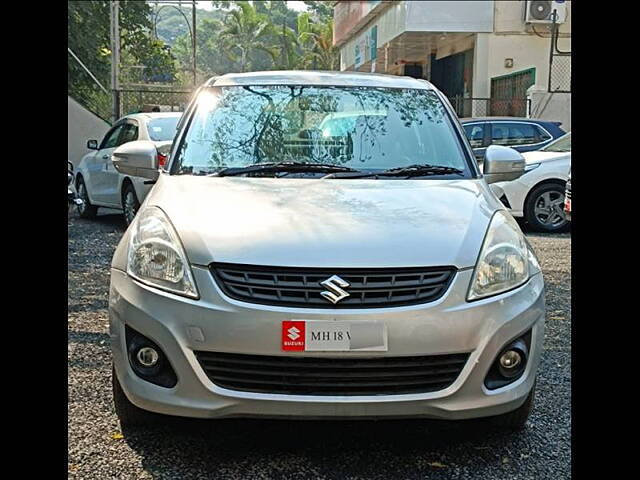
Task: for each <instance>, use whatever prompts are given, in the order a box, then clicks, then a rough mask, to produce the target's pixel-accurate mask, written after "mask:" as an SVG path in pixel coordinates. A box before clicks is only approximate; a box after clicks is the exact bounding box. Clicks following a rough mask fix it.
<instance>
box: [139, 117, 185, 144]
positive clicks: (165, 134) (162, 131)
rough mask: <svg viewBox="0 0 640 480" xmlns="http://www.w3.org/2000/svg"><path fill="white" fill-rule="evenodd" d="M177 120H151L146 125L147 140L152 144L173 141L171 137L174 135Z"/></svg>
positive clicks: (173, 118)
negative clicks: (152, 142) (151, 141)
mask: <svg viewBox="0 0 640 480" xmlns="http://www.w3.org/2000/svg"><path fill="white" fill-rule="evenodd" d="M179 120H180V117H162V118H152V119H151V120H149V122H148V123H147V130H148V131H149V138H150V139H151V140H153V141H154V142H163V141H165V140H173V137H175V135H176V129H177V128H178V121H179Z"/></svg>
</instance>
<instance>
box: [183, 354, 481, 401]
mask: <svg viewBox="0 0 640 480" xmlns="http://www.w3.org/2000/svg"><path fill="white" fill-rule="evenodd" d="M194 353H195V355H196V358H197V359H198V362H199V363H200V365H201V366H202V368H203V369H204V371H205V373H206V374H207V376H208V377H209V379H210V380H211V381H212V382H213V383H214V384H216V385H218V386H219V387H222V388H226V389H229V390H239V391H245V392H257V393H277V394H290V395H399V394H409V393H428V392H436V391H439V390H443V389H445V388H447V387H448V386H450V385H451V384H452V383H453V382H454V381H455V380H456V378H458V376H459V375H460V372H461V371H462V368H463V367H464V365H465V364H466V362H467V359H468V358H469V354H468V353H456V354H447V355H430V356H412V357H358V358H356V357H353V358H344V357H343V358H328V357H300V356H267V355H243V354H235V353H216V352H202V351H196V352H194Z"/></svg>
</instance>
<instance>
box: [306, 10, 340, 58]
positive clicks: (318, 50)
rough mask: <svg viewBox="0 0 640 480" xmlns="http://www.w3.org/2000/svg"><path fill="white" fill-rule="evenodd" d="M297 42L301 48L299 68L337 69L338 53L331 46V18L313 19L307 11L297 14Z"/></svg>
mask: <svg viewBox="0 0 640 480" xmlns="http://www.w3.org/2000/svg"><path fill="white" fill-rule="evenodd" d="M298 42H299V44H300V45H301V46H302V48H303V53H302V57H301V59H300V67H301V68H305V69H306V68H312V69H318V70H337V69H339V67H340V55H339V51H338V49H337V48H335V47H334V46H333V20H331V19H329V20H326V21H324V22H323V21H320V20H318V19H313V18H312V17H311V15H310V14H309V13H308V12H302V13H300V14H299V15H298Z"/></svg>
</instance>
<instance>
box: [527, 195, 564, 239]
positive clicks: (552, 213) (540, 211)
mask: <svg viewBox="0 0 640 480" xmlns="http://www.w3.org/2000/svg"><path fill="white" fill-rule="evenodd" d="M524 217H525V220H526V221H527V224H529V226H530V227H531V228H532V229H534V230H536V231H538V232H547V233H553V232H562V231H564V230H566V229H567V227H568V225H569V221H568V220H567V215H566V214H565V213H564V186H563V185H560V184H559V183H545V184H543V185H538V186H537V187H535V188H534V189H533V190H531V192H530V193H529V195H528V196H527V200H526V202H525V205H524Z"/></svg>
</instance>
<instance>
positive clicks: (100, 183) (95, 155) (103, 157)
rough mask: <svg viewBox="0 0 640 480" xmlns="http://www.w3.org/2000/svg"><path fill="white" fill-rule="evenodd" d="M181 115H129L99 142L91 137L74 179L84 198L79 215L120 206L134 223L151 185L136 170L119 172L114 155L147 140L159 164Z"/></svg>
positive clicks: (178, 113) (163, 157)
mask: <svg viewBox="0 0 640 480" xmlns="http://www.w3.org/2000/svg"><path fill="white" fill-rule="evenodd" d="M181 116H182V113H181V112H162V113H160V112H158V113H156V112H151V113H134V114H131V115H126V116H124V117H122V118H121V119H119V120H118V121H117V122H116V123H115V124H114V125H113V127H111V129H109V131H108V132H107V133H106V134H105V136H104V138H103V139H102V141H101V142H100V143H98V141H97V140H88V141H87V148H88V149H89V150H90V152H89V153H87V154H86V155H85V156H84V157H83V158H82V160H81V161H80V163H79V164H78V172H77V173H76V179H75V182H76V183H75V185H76V190H77V192H78V196H79V197H80V198H81V199H82V203H81V204H79V205H78V213H79V214H80V217H82V218H93V217H95V215H96V213H97V212H98V208H99V207H108V208H116V209H121V210H122V211H123V213H124V218H125V221H126V222H127V224H129V223H131V221H132V220H133V217H135V215H136V212H137V211H138V208H140V204H141V203H142V202H143V201H144V198H145V197H146V196H147V193H149V190H151V187H152V184H151V182H150V181H149V179H147V178H142V177H139V176H138V175H137V174H136V172H131V173H130V174H126V175H124V174H121V173H119V172H118V171H117V170H116V169H115V167H114V165H113V163H112V161H111V155H112V154H113V152H114V150H115V149H116V148H117V147H119V146H121V145H124V144H125V143H129V142H136V141H138V142H147V143H149V144H150V145H149V146H150V147H151V146H153V147H154V148H155V149H156V154H155V155H156V156H157V159H158V162H159V164H160V165H162V164H164V162H165V161H166V159H167V155H168V153H169V150H170V149H171V142H172V140H173V137H174V136H175V133H176V127H177V125H178V121H179V120H180V117H181Z"/></svg>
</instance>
